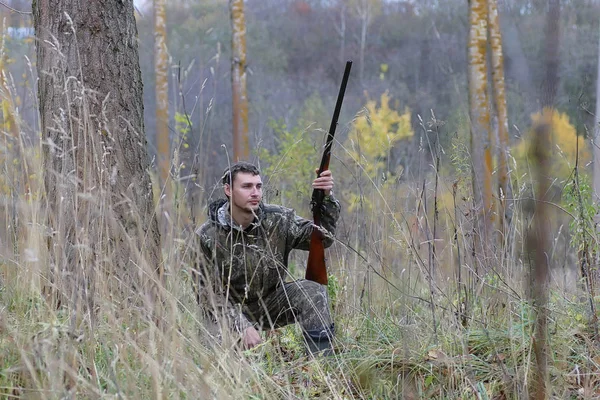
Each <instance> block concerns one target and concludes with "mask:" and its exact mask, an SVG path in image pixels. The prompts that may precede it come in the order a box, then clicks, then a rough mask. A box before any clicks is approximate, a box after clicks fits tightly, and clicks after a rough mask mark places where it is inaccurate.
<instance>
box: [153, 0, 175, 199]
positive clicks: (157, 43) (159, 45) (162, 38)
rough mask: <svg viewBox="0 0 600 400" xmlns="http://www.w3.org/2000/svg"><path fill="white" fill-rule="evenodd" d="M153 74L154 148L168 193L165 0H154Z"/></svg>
mask: <svg viewBox="0 0 600 400" xmlns="http://www.w3.org/2000/svg"><path fill="white" fill-rule="evenodd" d="M154 73H155V76H156V79H155V82H156V88H155V95H156V147H157V153H158V157H157V158H158V170H159V173H160V184H161V185H163V186H165V188H166V189H165V190H167V192H168V189H167V188H168V187H169V185H167V179H168V178H169V171H170V169H171V153H170V151H169V79H168V73H169V55H168V53H167V12H166V0H154Z"/></svg>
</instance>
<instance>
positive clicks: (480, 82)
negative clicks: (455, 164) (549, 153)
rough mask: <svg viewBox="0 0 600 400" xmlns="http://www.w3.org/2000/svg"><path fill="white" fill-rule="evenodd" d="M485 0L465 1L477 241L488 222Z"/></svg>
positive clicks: (489, 157)
mask: <svg viewBox="0 0 600 400" xmlns="http://www.w3.org/2000/svg"><path fill="white" fill-rule="evenodd" d="M487 15H488V8H487V2H486V0H470V1H469V39H468V51H467V57H468V69H469V71H468V79H469V117H470V120H471V157H472V160H473V165H472V180H473V196H474V203H475V207H476V209H477V210H478V212H479V221H480V223H478V226H477V228H478V229H479V231H480V232H479V234H480V235H482V236H483V241H481V244H482V245H483V244H484V243H485V240H487V239H488V237H489V227H490V225H491V222H492V213H491V209H492V153H491V143H490V132H491V128H490V112H489V99H488V89H487V74H488V68H487V61H486V50H487V44H488V43H487V33H488V32H487V27H488V17H487Z"/></svg>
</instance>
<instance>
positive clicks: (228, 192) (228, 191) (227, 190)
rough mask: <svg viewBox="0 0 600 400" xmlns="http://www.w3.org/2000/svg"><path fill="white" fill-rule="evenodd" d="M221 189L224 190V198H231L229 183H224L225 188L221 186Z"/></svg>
mask: <svg viewBox="0 0 600 400" xmlns="http://www.w3.org/2000/svg"><path fill="white" fill-rule="evenodd" d="M223 189H224V190H225V196H227V197H231V186H230V185H229V183H226V184H225V186H223Z"/></svg>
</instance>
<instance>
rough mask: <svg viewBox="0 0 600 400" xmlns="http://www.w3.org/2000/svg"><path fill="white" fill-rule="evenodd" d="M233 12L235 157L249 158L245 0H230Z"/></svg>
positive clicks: (232, 66) (230, 7)
mask: <svg viewBox="0 0 600 400" xmlns="http://www.w3.org/2000/svg"><path fill="white" fill-rule="evenodd" d="M229 10H230V14H231V29H232V37H231V53H232V54H231V56H232V60H231V87H232V92H233V93H232V95H233V159H234V161H238V160H247V159H248V156H249V154H250V146H249V141H248V95H247V92H246V20H245V18H244V1H243V0H229Z"/></svg>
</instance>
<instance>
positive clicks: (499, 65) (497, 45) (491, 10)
mask: <svg viewBox="0 0 600 400" xmlns="http://www.w3.org/2000/svg"><path fill="white" fill-rule="evenodd" d="M487 3H488V24H489V25H488V30H489V41H490V49H491V57H490V58H491V63H492V65H491V68H492V88H493V93H494V106H495V109H496V116H497V118H498V135H497V136H498V152H497V154H498V187H499V196H498V198H499V199H500V219H499V222H500V230H501V232H503V233H505V225H509V224H510V221H511V218H512V206H511V204H512V201H511V199H512V188H511V185H510V180H509V174H508V154H507V152H508V148H509V142H508V113H507V109H506V89H505V86H504V55H503V53H502V34H501V31H500V18H499V16H498V2H497V0H487Z"/></svg>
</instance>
